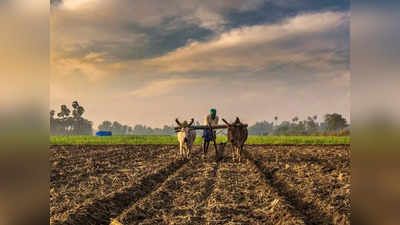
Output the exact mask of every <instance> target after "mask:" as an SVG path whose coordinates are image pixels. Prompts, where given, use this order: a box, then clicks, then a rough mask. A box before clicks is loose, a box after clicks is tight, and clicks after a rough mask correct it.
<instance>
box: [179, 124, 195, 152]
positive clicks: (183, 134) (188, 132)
mask: <svg viewBox="0 0 400 225" xmlns="http://www.w3.org/2000/svg"><path fill="white" fill-rule="evenodd" d="M175 121H176V123H177V124H178V126H179V130H178V131H177V134H176V136H177V138H178V141H179V154H180V156H181V157H182V158H189V156H190V154H191V153H192V146H193V142H194V140H195V139H196V131H195V130H193V129H191V127H190V126H192V124H193V122H194V119H192V120H191V121H190V123H188V122H187V121H186V120H185V121H183V123H181V122H179V120H178V119H176V120H175Z"/></svg>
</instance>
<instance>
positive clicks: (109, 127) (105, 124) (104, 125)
mask: <svg viewBox="0 0 400 225" xmlns="http://www.w3.org/2000/svg"><path fill="white" fill-rule="evenodd" d="M97 128H98V129H99V130H102V131H111V130H112V123H111V122H110V121H107V120H106V121H103V123H101V124H100V125H99V126H98V127H97Z"/></svg>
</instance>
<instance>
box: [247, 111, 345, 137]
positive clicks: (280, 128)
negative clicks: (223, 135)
mask: <svg viewBox="0 0 400 225" xmlns="http://www.w3.org/2000/svg"><path fill="white" fill-rule="evenodd" d="M317 119H318V116H316V115H315V116H308V117H307V119H304V120H300V119H299V117H297V116H295V117H293V119H292V120H291V121H282V122H280V123H279V124H278V117H277V116H275V117H274V122H268V121H262V122H257V123H255V124H254V125H252V126H249V134H250V135H273V136H289V135H290V136H296V135H304V136H308V135H324V134H327V135H329V134H345V135H348V134H349V126H350V125H349V124H348V123H347V120H346V118H344V117H343V116H342V115H340V114H338V113H332V114H326V115H325V116H324V120H323V122H318V121H317Z"/></svg>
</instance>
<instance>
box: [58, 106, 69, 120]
mask: <svg viewBox="0 0 400 225" xmlns="http://www.w3.org/2000/svg"><path fill="white" fill-rule="evenodd" d="M70 113H71V110H69V109H68V107H67V106H66V105H61V111H60V112H59V113H58V114H57V116H58V117H62V118H65V117H68V116H69V114H70Z"/></svg>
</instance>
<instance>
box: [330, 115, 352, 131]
mask: <svg viewBox="0 0 400 225" xmlns="http://www.w3.org/2000/svg"><path fill="white" fill-rule="evenodd" d="M325 123H326V126H327V130H329V131H337V130H342V129H344V128H345V127H347V121H346V119H345V118H343V117H342V115H340V114H338V113H332V114H326V115H325Z"/></svg>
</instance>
